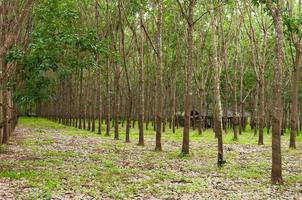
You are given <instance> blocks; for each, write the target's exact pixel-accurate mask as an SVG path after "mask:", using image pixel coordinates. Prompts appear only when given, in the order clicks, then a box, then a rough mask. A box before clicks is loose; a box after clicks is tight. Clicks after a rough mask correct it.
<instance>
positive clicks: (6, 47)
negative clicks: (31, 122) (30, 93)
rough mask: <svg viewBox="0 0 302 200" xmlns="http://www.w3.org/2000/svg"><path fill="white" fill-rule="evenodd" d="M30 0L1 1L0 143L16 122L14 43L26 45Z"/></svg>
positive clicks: (16, 54) (6, 140)
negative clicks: (13, 81)
mask: <svg viewBox="0 0 302 200" xmlns="http://www.w3.org/2000/svg"><path fill="white" fill-rule="evenodd" d="M32 3H33V1H31V0H27V1H18V0H11V1H0V44H1V45H0V70H1V74H0V128H1V131H0V145H1V144H3V143H4V144H5V143H7V142H8V139H9V136H10V135H11V133H12V132H13V130H14V128H15V126H16V123H17V107H16V106H15V104H14V102H13V85H12V84H13V83H12V82H11V80H13V79H16V76H15V75H16V70H17V67H18V61H17V60H18V58H20V56H21V55H20V52H19V51H18V50H17V49H16V48H14V47H15V46H16V45H19V46H22V47H25V46H26V44H27V43H28V42H27V40H28V36H29V35H28V32H26V31H23V30H25V29H26V26H24V24H27V23H28V17H29V15H30V8H31V6H32Z"/></svg>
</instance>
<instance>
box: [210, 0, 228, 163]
mask: <svg viewBox="0 0 302 200" xmlns="http://www.w3.org/2000/svg"><path fill="white" fill-rule="evenodd" d="M215 2H216V1H215V0H213V1H212V8H214V7H215ZM211 15H212V16H211V18H212V19H211V21H212V22H211V28H212V33H213V38H212V51H213V68H214V69H213V72H214V73H213V74H214V108H215V109H214V110H215V112H214V124H215V125H214V126H215V128H214V130H215V134H216V136H217V139H218V155H217V164H218V166H222V165H223V164H224V163H225V161H224V159H223V141H222V131H223V127H222V108H221V96H220V73H221V69H220V66H219V63H218V58H217V57H218V56H217V48H218V44H217V30H216V28H217V27H216V26H217V25H216V23H217V21H216V16H215V12H214V10H211Z"/></svg>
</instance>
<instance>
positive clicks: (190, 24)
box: [182, 0, 195, 154]
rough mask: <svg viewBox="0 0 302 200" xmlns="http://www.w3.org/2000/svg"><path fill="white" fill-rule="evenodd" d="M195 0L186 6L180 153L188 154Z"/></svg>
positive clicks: (191, 0)
mask: <svg viewBox="0 0 302 200" xmlns="http://www.w3.org/2000/svg"><path fill="white" fill-rule="evenodd" d="M194 3H195V0H190V1H189V7H188V13H189V15H188V23H187V26H188V27H187V34H188V35H187V45H188V55H187V56H188V57H187V65H186V80H185V99H184V109H185V116H184V130H183V143H182V153H183V154H189V149H190V146H189V142H190V113H191V99H192V91H191V90H192V89H191V87H192V72H193V71H192V70H193V69H192V68H193V65H192V58H193V28H194V25H193V8H194Z"/></svg>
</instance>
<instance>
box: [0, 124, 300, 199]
mask: <svg viewBox="0 0 302 200" xmlns="http://www.w3.org/2000/svg"><path fill="white" fill-rule="evenodd" d="M19 121H20V122H19V126H18V127H17V129H16V131H15V134H14V136H13V137H12V138H11V141H10V143H9V144H8V145H5V146H2V147H1V150H0V199H4V200H10V199H11V200H15V199H169V200H172V199H190V200H191V199H302V134H300V136H299V137H298V150H290V149H288V141H289V136H288V135H285V136H283V137H282V148H283V149H282V153H283V177H284V180H285V184H284V185H282V186H271V185H270V166H271V146H270V140H271V138H270V136H269V135H265V145H264V146H258V145H257V137H254V136H253V134H252V133H251V132H247V133H244V134H243V135H240V137H239V141H238V142H235V141H232V134H231V131H230V132H229V133H228V134H227V135H226V136H225V138H224V142H225V145H224V150H225V159H226V161H227V163H226V164H225V166H224V167H223V168H217V166H216V155H217V150H216V149H217V144H216V140H215V138H214V135H213V133H212V132H211V131H206V132H204V133H203V134H202V135H198V133H197V132H192V134H191V147H190V150H191V153H190V156H186V157H183V156H181V155H180V149H181V141H182V139H181V133H182V130H181V129H179V130H177V133H175V134H173V133H171V131H170V130H169V129H168V130H167V132H166V133H164V134H163V140H162V142H163V152H155V151H154V139H155V138H154V133H153V131H151V130H150V131H146V144H145V146H144V147H140V146H137V138H138V131H137V130H136V129H133V130H132V134H131V137H132V142H131V143H130V144H127V143H124V141H123V139H121V140H119V141H115V140H113V139H112V137H105V136H103V135H102V136H99V135H97V134H93V133H90V132H87V131H84V130H78V129H75V128H70V127H66V126H63V125H60V124H57V123H54V122H51V121H48V120H45V119H39V118H21V119H20V120H19ZM121 130H122V132H123V130H124V129H121ZM121 138H124V134H123V133H122V134H121Z"/></svg>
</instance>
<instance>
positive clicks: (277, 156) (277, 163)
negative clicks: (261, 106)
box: [267, 0, 284, 184]
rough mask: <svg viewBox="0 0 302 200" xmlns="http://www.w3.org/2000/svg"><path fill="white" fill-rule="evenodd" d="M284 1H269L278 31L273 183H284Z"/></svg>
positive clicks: (273, 114)
mask: <svg viewBox="0 0 302 200" xmlns="http://www.w3.org/2000/svg"><path fill="white" fill-rule="evenodd" d="M283 4H284V1H283V0H280V1H278V2H277V5H275V3H273V2H272V0H268V1H267V5H268V7H269V9H270V12H271V15H272V17H273V21H274V27H275V31H276V47H275V48H276V49H275V54H276V55H275V58H276V64H275V68H274V82H273V86H274V89H273V100H272V127H273V135H272V173H271V179H272V184H282V183H283V180H282V161H281V160H282V159H281V118H282V116H281V114H282V110H281V109H282V100H281V85H282V71H283V59H284V50H283V49H284V48H283V45H284V36H283V21H282V12H283Z"/></svg>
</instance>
